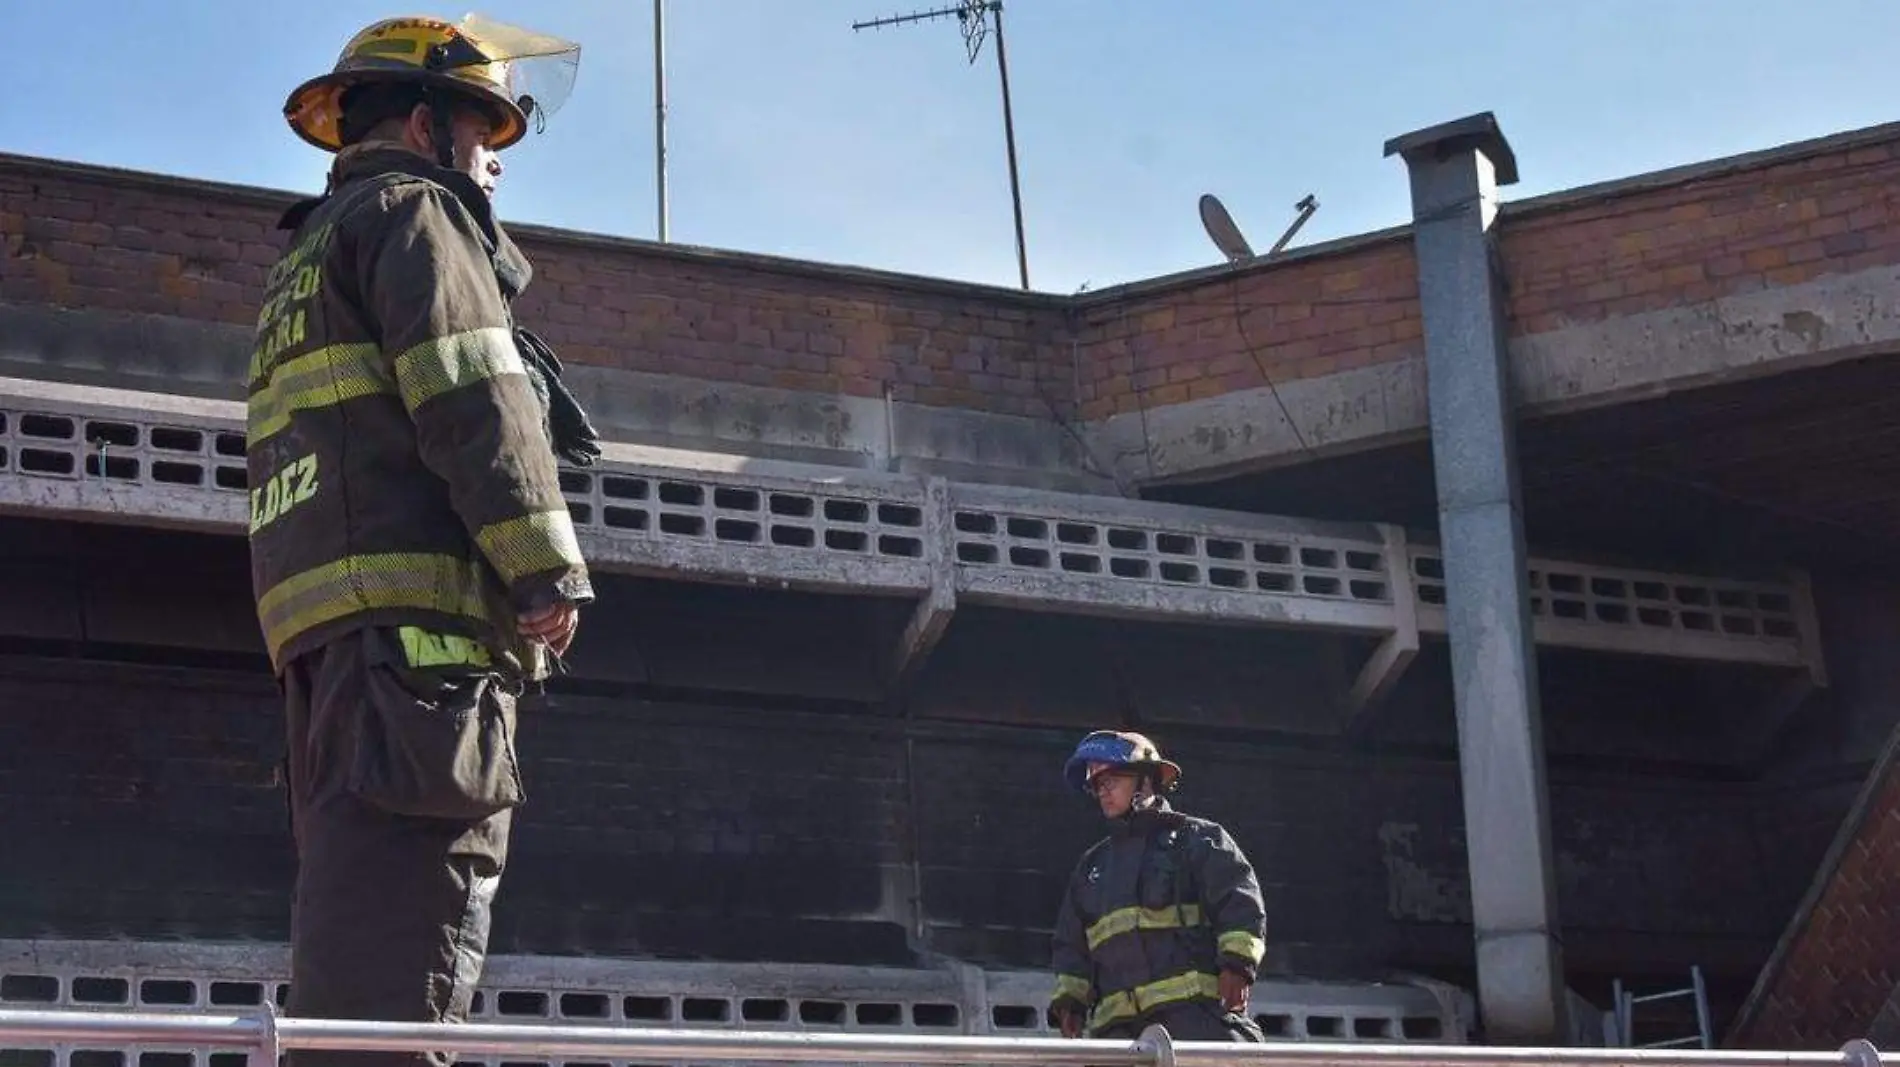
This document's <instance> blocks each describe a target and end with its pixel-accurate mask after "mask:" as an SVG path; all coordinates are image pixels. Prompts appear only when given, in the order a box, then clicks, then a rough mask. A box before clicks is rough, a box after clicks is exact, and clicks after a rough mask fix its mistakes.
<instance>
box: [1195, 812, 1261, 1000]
mask: <svg viewBox="0 0 1900 1067" xmlns="http://www.w3.org/2000/svg"><path fill="white" fill-rule="evenodd" d="M1200 836H1201V842H1200V845H1201V847H1200V848H1199V850H1198V851H1199V853H1200V855H1199V861H1200V862H1199V867H1200V870H1199V872H1198V873H1199V882H1200V886H1201V907H1202V910H1203V912H1204V913H1205V914H1206V915H1207V917H1208V920H1209V921H1210V922H1212V923H1213V925H1214V934H1215V938H1216V946H1217V948H1218V951H1219V954H1220V965H1221V967H1222V969H1225V970H1235V971H1239V972H1240V973H1242V974H1244V975H1246V977H1247V980H1248V981H1250V982H1251V981H1253V980H1254V979H1255V978H1256V977H1257V976H1258V973H1259V970H1260V961H1261V960H1262V959H1263V958H1264V957H1265V956H1266V950H1267V940H1266V938H1267V909H1266V900H1265V898H1264V897H1263V896H1262V894H1261V892H1260V882H1259V879H1258V878H1256V877H1255V875H1254V869H1253V864H1251V863H1249V862H1247V856H1246V854H1245V853H1243V852H1242V851H1241V850H1240V843H1239V842H1237V841H1235V840H1234V839H1233V837H1232V836H1231V835H1229V834H1228V833H1227V831H1226V830H1225V829H1223V828H1221V827H1219V826H1214V825H1208V826H1206V827H1204V828H1203V829H1202V831H1201V835H1200Z"/></svg>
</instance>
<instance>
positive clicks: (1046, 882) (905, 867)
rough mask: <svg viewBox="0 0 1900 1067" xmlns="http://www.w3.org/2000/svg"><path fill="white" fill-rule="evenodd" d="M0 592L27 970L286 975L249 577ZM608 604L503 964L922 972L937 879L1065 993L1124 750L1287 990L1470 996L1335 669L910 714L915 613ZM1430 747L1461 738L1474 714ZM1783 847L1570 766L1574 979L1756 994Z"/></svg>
mask: <svg viewBox="0 0 1900 1067" xmlns="http://www.w3.org/2000/svg"><path fill="white" fill-rule="evenodd" d="M0 558H4V559H7V560H9V561H13V562H14V563H16V564H17V568H16V569H14V570H11V571H8V572H6V574H4V575H0V577H4V578H6V580H5V581H0V657H5V658H0V706H5V707H6V708H8V709H9V710H8V713H7V714H6V715H4V716H0V840H4V841H6V842H7V861H8V862H7V868H6V869H7V870H8V871H9V872H15V871H19V872H28V873H27V874H26V875H24V876H17V877H9V878H0V937H25V936H58V937H77V936H91V937H134V938H206V939H218V940H223V939H232V938H238V939H244V938H264V939H280V938H282V937H283V936H284V929H285V928H284V921H285V911H284V901H285V899H286V896H285V894H286V893H287V891H288V885H289V879H290V875H291V865H290V855H289V851H288V841H287V838H286V836H285V835H286V827H285V824H284V812H283V807H282V797H281V791H280V790H281V783H280V782H279V780H278V778H277V772H276V763H277V759H278V755H279V752H280V750H281V744H282V742H281V739H280V735H279V718H278V716H279V711H278V703H277V698H276V695H275V692H274V689H273V687H272V686H271V685H270V684H269V682H268V680H267V679H266V677H265V676H264V666H263V662H262V657H261V655H260V653H259V649H258V648H257V643H256V640H255V632H254V628H253V629H252V630H250V631H248V632H247V631H244V630H243V629H242V628H241V627H239V626H237V625H236V624H235V623H231V624H230V625H228V626H227V625H225V624H223V623H219V622H218V621H217V620H221V619H223V620H235V619H238V618H241V617H242V616H243V615H244V614H245V612H246V610H247V604H248V600H247V588H246V586H245V582H244V574H245V572H244V558H243V554H242V551H241V549H240V548H239V547H238V544H237V543H236V542H235V541H231V540H228V539H219V538H209V537H203V536H195V535H184V534H168V533H163V532H160V531H152V530H142V529H137V528H132V527H123V528H119V527H103V526H102V527H79V526H74V525H69V524H61V523H41V522H30V521H26V520H9V521H7V522H4V523H0ZM35 575H37V576H39V578H38V579H37V580H36V581H29V580H27V579H28V578H29V577H30V576H35ZM603 581H605V582H607V583H608V585H607V586H604V587H603V589H604V592H603V602H602V605H601V608H600V610H598V611H596V612H594V613H592V614H590V616H589V619H588V621H587V622H586V623H585V628H584V630H583V635H582V639H581V641H580V642H579V644H578V645H577V647H576V650H575V656H574V666H575V674H576V677H575V678H574V679H572V680H570V681H567V682H565V683H563V685H562V686H561V687H560V691H559V692H557V694H556V696H555V698H554V699H553V701H552V702H551V704H550V705H549V706H546V707H534V708H531V709H530V710H529V711H528V712H527V713H526V714H525V715H524V730H523V751H524V757H525V759H526V762H527V771H526V774H527V779H528V788H529V792H530V800H529V804H528V806H527V807H526V808H524V809H523V812H522V817H521V820H522V821H521V824H520V826H521V831H520V835H519V838H518V843H519V851H518V854H517V857H516V860H515V862H514V864H513V865H512V866H511V870H510V877H509V880H508V883H507V888H506V889H505V890H504V892H503V898H502V903H501V911H500V914H499V916H498V925H497V929H496V943H497V945H498V946H501V947H504V948H507V949H509V950H512V951H536V952H554V953H569V952H592V953H627V954H644V955H657V956H702V957H706V956H710V957H717V958H727V959H741V960H744V959H756V960H836V961H842V962H857V963H866V962H880V961H881V962H903V961H907V960H908V959H909V958H910V956H909V947H908V944H907V940H906V934H907V932H908V930H909V929H910V927H911V924H912V923H913V922H914V921H915V920H916V919H917V918H918V916H917V915H916V914H915V913H913V911H912V905H911V904H910V901H909V897H910V893H911V880H910V876H911V869H912V866H913V864H914V866H915V869H916V870H917V871H918V872H920V874H921V897H922V908H923V910H922V914H921V918H922V920H923V924H924V926H925V927H926V930H927V935H928V940H929V943H930V945H931V946H932V947H933V948H935V949H937V950H939V951H943V952H947V953H951V954H954V955H958V956H962V957H966V958H970V959H974V960H980V961H985V962H991V963H1003V964H1018V965H1025V966H1040V965H1042V964H1043V963H1044V962H1045V961H1046V953H1047V945H1048V941H1047V937H1048V935H1047V928H1048V925H1049V923H1050V922H1051V920H1052V918H1053V914H1054V907H1055V902H1056V900H1057V894H1058V893H1059V891H1060V887H1061V885H1062V883H1063V880H1064V879H1065V878H1066V876H1067V875H1068V873H1069V871H1070V869H1071V867H1072V866H1073V864H1074V862H1075V859H1076V857H1077V856H1078V855H1079V853H1080V851H1081V850H1082V849H1083V848H1084V847H1086V846H1087V844H1088V843H1089V842H1091V841H1092V840H1094V838H1095V837H1096V836H1097V835H1098V833H1099V824H1098V822H1097V820H1096V819H1095V817H1094V816H1093V815H1092V813H1091V811H1090V810H1089V807H1088V805H1087V804H1086V803H1084V802H1082V801H1081V799H1080V798H1077V797H1074V796H1072V795H1069V794H1067V793H1066V792H1064V791H1063V789H1062V788H1061V786H1060V784H1059V781H1058V779H1057V774H1058V768H1059V767H1060V765H1061V761H1062V759H1063V757H1064V756H1065V755H1066V753H1067V750H1068V747H1069V746H1070V745H1071V744H1073V742H1074V740H1075V738H1076V737H1077V736H1078V735H1079V734H1080V733H1081V732H1082V730H1083V729H1085V728H1087V727H1088V726H1091V725H1096V724H1100V723H1103V722H1115V721H1121V720H1123V719H1124V717H1128V718H1133V719H1135V720H1138V721H1140V722H1143V723H1145V724H1146V725H1147V728H1149V729H1151V730H1152V731H1153V732H1155V734H1156V735H1157V736H1158V737H1159V738H1160V739H1161V740H1162V741H1163V742H1164V743H1165V744H1166V745H1167V746H1168V748H1169V749H1170V750H1171V751H1173V752H1174V753H1175V754H1176V755H1177V756H1178V757H1179V758H1180V759H1181V760H1182V762H1183V763H1184V764H1185V765H1186V766H1187V767H1188V778H1187V788H1186V790H1185V791H1184V793H1183V795H1182V802H1183V804H1184V805H1185V806H1187V807H1189V808H1190V809H1191V810H1194V811H1197V812H1201V813H1204V814H1207V815H1209V816H1211V817H1214V818H1216V819H1219V820H1221V821H1222V822H1224V823H1226V824H1227V825H1229V826H1230V827H1231V828H1232V829H1233V831H1234V832H1235V834H1236V835H1237V836H1238V837H1239V838H1240V840H1241V841H1242V842H1243V844H1244V845H1245V847H1246V848H1247V849H1248V851H1249V853H1250V854H1251V855H1252V856H1253V858H1254V859H1255V862H1256V863H1257V864H1258V866H1259V868H1260V870H1261V873H1262V877H1263V880H1264V884H1265V886H1266V890H1267V894H1268V903H1269V906H1270V908H1271V909H1272V916H1273V918H1272V940H1273V944H1274V955H1273V956H1272V957H1271V959H1272V965H1273V967H1274V968H1275V969H1279V970H1284V971H1296V972H1299V973H1305V974H1361V975H1363V974H1365V973H1368V972H1377V971H1380V970H1382V969H1385V968H1392V967H1400V968H1410V969H1415V970H1425V971H1435V972H1438V973H1442V974H1448V975H1458V974H1459V973H1461V971H1464V970H1468V968H1469V961H1470V955H1471V933H1470V927H1469V911H1468V908H1469V906H1468V899H1469V890H1468V887H1467V881H1466V876H1465V871H1464V862H1465V861H1464V851H1463V850H1464V842H1463V837H1462V832H1461V830H1460V826H1461V823H1462V818H1461V809H1460V802H1459V799H1458V797H1459V788H1458V774H1457V764H1456V758H1455V755H1454V753H1453V751H1452V749H1451V747H1450V744H1449V742H1448V741H1447V740H1446V739H1445V738H1446V736H1447V735H1445V734H1438V735H1426V734H1420V735H1417V736H1415V737H1414V739H1413V740H1411V741H1409V742H1407V743H1405V744H1404V745H1403V754H1396V753H1390V752H1378V751H1369V750H1363V749H1359V748H1356V747H1353V746H1347V745H1341V744H1339V743H1337V742H1336V741H1335V740H1333V739H1331V738H1330V737H1329V736H1327V734H1326V731H1325V724H1324V723H1323V722H1322V721H1320V720H1321V719H1322V718H1323V717H1324V715H1325V714H1326V713H1327V708H1328V707H1329V705H1328V704H1327V703H1326V702H1325V700H1324V699H1323V694H1322V693H1321V691H1320V690H1319V689H1318V686H1320V685H1321V684H1322V683H1323V682H1324V681H1325V680H1326V679H1327V678H1328V677H1329V675H1328V673H1327V672H1328V671H1329V670H1330V669H1331V668H1326V667H1319V666H1315V661H1320V660H1324V659H1325V658H1326V657H1325V656H1321V655H1316V654H1315V649H1314V646H1313V645H1312V643H1311V642H1310V641H1309V642H1307V643H1306V644H1304V645H1298V644H1296V643H1294V642H1291V641H1290V640H1288V641H1282V640H1279V639H1276V638H1275V637H1274V636H1273V635H1268V634H1261V633H1250V632H1221V633H1218V634H1214V633H1208V632H1204V633H1202V634H1201V635H1200V637H1199V639H1198V640H1190V639H1189V638H1190V637H1191V636H1192V634H1191V633H1190V632H1189V631H1188V630H1186V629H1185V628H1178V629H1168V628H1146V627H1125V626H1122V625H1119V624H1116V623H1113V622H1109V621H1104V620H1083V619H1063V618H1056V617H1047V616H1026V615H1020V614H1017V615H1011V614H1008V613H1000V612H986V611H982V610H979V609H974V608H972V609H968V610H967V612H959V614H958V616H957V619H956V621H955V623H954V624H953V626H952V627H951V630H950V632H949V633H948V634H947V635H946V636H945V638H944V643H943V645H942V646H941V647H940V648H939V649H938V651H937V654H936V655H935V656H934V657H933V658H932V660H931V661H930V663H929V665H928V666H927V668H926V670H925V672H924V674H923V675H922V676H921V677H920V678H919V679H918V685H919V689H918V691H917V693H916V694H915V699H913V700H911V701H909V702H908V706H907V707H903V708H900V707H894V706H892V705H890V704H888V703H887V702H886V701H885V699H884V694H883V693H882V690H881V687H880V683H879V679H878V665H877V660H878V656H879V655H880V654H881V653H882V652H883V651H884V650H886V649H887V648H888V642H889V640H890V639H891V635H892V634H893V633H895V632H896V630H897V629H898V625H897V623H899V622H901V619H902V617H903V605H901V604H889V603H881V602H877V601H873V600H870V599H868V598H840V597H829V598H827V597H818V596H800V595H797V594H790V593H776V592H765V591H759V590H736V589H735V590H726V589H713V588H709V587H705V586H700V585H693V584H686V583H667V582H641V583H636V582H631V581H628V580H626V579H624V578H621V577H618V576H605V577H604V578H603ZM75 587H77V588H80V589H81V590H82V591H83V595H79V596H74V595H72V594H71V589H73V588H75ZM47 605H54V606H56V607H57V608H58V609H59V611H58V614H57V616H56V617H54V618H52V619H51V620H50V621H49V620H48V617H47V616H46V614H45V611H46V607H47ZM186 632H189V633H190V634H191V635H192V636H190V637H188V638H187V637H184V636H180V635H181V634H183V633H186ZM135 658H143V659H145V660H147V661H149V662H150V663H151V664H152V665H150V666H138V665H126V662H127V661H130V660H132V659H135ZM108 659H109V660H113V661H117V662H118V663H120V664H121V665H116V666H115V665H111V664H108V663H106V662H104V661H105V660H108ZM1105 664H1107V665H1111V666H1110V667H1109V668H1108V669H1104V665H1105ZM1170 672H1172V676H1173V677H1174V678H1175V684H1173V685H1167V684H1163V678H1164V676H1167V675H1169V674H1170ZM953 683H954V684H953ZM1261 694H1272V697H1273V699H1272V700H1271V701H1264V700H1263V699H1262V698H1261ZM1429 713H1430V714H1431V715H1432V716H1434V717H1435V718H1436V720H1438V721H1439V722H1441V723H1443V724H1449V722H1450V720H1451V715H1450V711H1449V709H1448V707H1446V697H1445V694H1443V693H1441V694H1440V697H1439V703H1438V704H1437V705H1436V706H1435V707H1433V708H1431V709H1429ZM1302 735H1304V737H1302ZM1559 762H1560V764H1561V760H1559ZM1769 814H1770V812H1768V811H1767V810H1765V809H1761V808H1759V807H1758V806H1757V805H1756V804H1755V803H1754V798H1753V796H1752V794H1751V793H1750V792H1749V791H1748V790H1747V788H1746V787H1743V786H1737V785H1732V784H1721V783H1696V782H1681V783H1676V784H1673V785H1665V784H1658V783H1657V782H1656V781H1655V780H1653V779H1643V778H1641V777H1639V776H1634V775H1632V774H1631V773H1629V772H1628V771H1625V770H1619V771H1617V772H1615V773H1604V772H1597V771H1588V770H1576V769H1571V770H1564V769H1562V768H1561V766H1560V768H1559V770H1558V772H1556V773H1554V775H1553V816H1554V823H1555V828H1556V835H1557V837H1556V841H1557V848H1558V853H1559V871H1560V877H1561V893H1562V902H1561V908H1562V913H1563V915H1564V919H1565V923H1566V933H1567V936H1568V937H1569V951H1570V954H1571V959H1572V962H1573V965H1574V966H1575V967H1576V969H1577V972H1578V974H1579V975H1580V976H1582V977H1584V978H1588V977H1589V976H1592V975H1596V976H1599V977H1602V978H1603V979H1604V980H1607V976H1610V975H1622V976H1625V977H1630V976H1632V975H1633V974H1636V973H1643V972H1646V971H1649V970H1655V969H1663V970H1667V969H1670V968H1674V967H1676V965H1677V964H1678V962H1679V961H1681V960H1684V959H1697V960H1700V961H1704V962H1705V963H1707V964H1708V965H1709V966H1710V969H1711V970H1712V972H1715V973H1716V974H1717V975H1718V977H1720V976H1727V977H1728V979H1729V980H1731V981H1736V980H1739V981H1743V982H1745V981H1746V980H1747V979H1748V977H1750V976H1752V974H1753V973H1754V969H1755V967H1756V966H1757V965H1758V963H1759V960H1760V958H1761V957H1762V956H1764V955H1765V954H1766V951H1767V946H1768V944H1769V942H1770V941H1771V940H1772V938H1773V937H1774V935H1775V933H1776V930H1777V927H1778V925H1779V923H1780V921H1781V917H1782V916H1783V915H1785V914H1786V913H1787V911H1788V910H1789V909H1790V908H1791V907H1792V900H1791V899H1786V898H1788V897H1791V896H1792V895H1794V894H1797V893H1798V892H1799V887H1798V886H1797V887H1793V888H1791V889H1790V888H1788V887H1784V886H1782V885H1780V884H1779V882H1778V881H1777V880H1776V879H1773V878H1764V877H1762V875H1761V873H1760V872H1759V871H1758V870H1756V868H1755V866H1754V865H1753V864H1752V863H1751V862H1750V857H1751V855H1752V854H1754V851H1755V850H1756V846H1757V842H1759V841H1760V840H1761V834H1762V827H1764V826H1768V825H1772V824H1773V820H1772V819H1770V818H1769V817H1768V816H1769ZM1711 950H1714V951H1715V953H1716V955H1715V956H1713V957H1712V956H1711V955H1709V953H1710V951H1711Z"/></svg>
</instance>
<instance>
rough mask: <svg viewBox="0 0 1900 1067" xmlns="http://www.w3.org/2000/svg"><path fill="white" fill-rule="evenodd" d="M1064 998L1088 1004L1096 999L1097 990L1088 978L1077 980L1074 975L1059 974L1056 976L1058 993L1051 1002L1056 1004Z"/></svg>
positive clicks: (1052, 997) (1056, 992) (1051, 998)
mask: <svg viewBox="0 0 1900 1067" xmlns="http://www.w3.org/2000/svg"><path fill="white" fill-rule="evenodd" d="M1064 998H1067V999H1069V1000H1074V1001H1078V1002H1080V1003H1082V1004H1087V1003H1088V1002H1089V1001H1091V1000H1094V999H1095V990H1094V989H1093V988H1092V987H1091V986H1090V985H1089V980H1088V979H1086V978H1077V977H1076V976H1075V975H1072V974H1058V975H1056V991H1055V994H1054V995H1053V996H1051V997H1050V998H1049V1001H1050V1003H1054V1002H1056V1001H1058V1000H1062V999H1064Z"/></svg>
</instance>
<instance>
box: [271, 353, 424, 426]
mask: <svg viewBox="0 0 1900 1067" xmlns="http://www.w3.org/2000/svg"><path fill="white" fill-rule="evenodd" d="M378 353H379V349H377V347H376V346H375V345H372V344H338V345H326V346H324V347H323V348H319V349H317V350H316V351H314V352H306V353H304V354H303V355H301V356H298V357H296V358H295V359H287V360H285V361H284V362H282V363H279V364H278V365H277V366H276V367H275V368H273V369H272V370H271V374H270V381H269V382H267V383H266V384H265V385H264V387H263V388H262V389H259V390H258V391H257V392H256V394H254V395H253V396H252V397H251V400H250V409H249V413H248V418H247V423H248V425H247V426H246V432H247V434H248V435H249V437H250V440H251V443H252V444H253V445H255V444H256V443H258V442H260V441H263V440H265V439H266V438H269V437H271V436H272V435H274V434H277V433H280V432H282V430H283V429H284V427H286V426H288V425H290V417H291V415H293V414H295V413H296V412H299V411H309V410H313V409H316V408H325V407H332V406H335V405H337V404H341V403H343V402H344V401H345V400H354V399H356V398H357V397H359V396H375V395H377V394H379V393H385V394H394V393H395V391H396V383H395V380H394V379H392V378H391V377H390V376H389V373H388V372H387V370H385V369H384V367H383V365H382V361H381V358H380V356H379V354H378Z"/></svg>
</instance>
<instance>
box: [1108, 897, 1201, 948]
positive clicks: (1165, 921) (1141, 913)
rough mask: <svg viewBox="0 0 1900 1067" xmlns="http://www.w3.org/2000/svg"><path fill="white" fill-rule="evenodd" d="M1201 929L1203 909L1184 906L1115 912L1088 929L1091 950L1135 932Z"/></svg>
mask: <svg viewBox="0 0 1900 1067" xmlns="http://www.w3.org/2000/svg"><path fill="white" fill-rule="evenodd" d="M1199 925H1201V906H1200V905H1199V904H1183V905H1182V906H1180V907H1178V908H1174V907H1168V908H1116V909H1115V910H1114V911H1111V912H1109V913H1108V914H1107V915H1104V916H1102V917H1101V918H1099V919H1097V920H1095V921H1094V922H1093V923H1091V924H1090V925H1089V929H1088V941H1089V950H1090V951H1091V952H1092V951H1094V950H1095V949H1098V948H1101V947H1102V942H1104V941H1107V940H1108V939H1109V938H1112V937H1119V936H1120V935H1122V934H1128V933H1133V932H1134V931H1136V930H1180V929H1185V928H1187V927H1191V926H1199Z"/></svg>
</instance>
